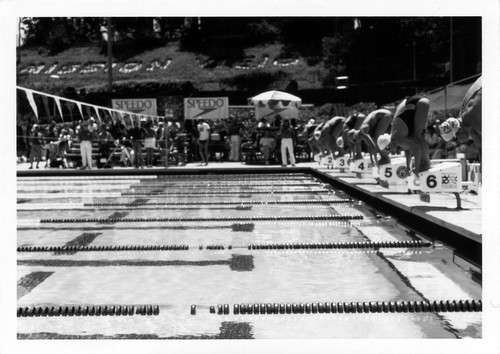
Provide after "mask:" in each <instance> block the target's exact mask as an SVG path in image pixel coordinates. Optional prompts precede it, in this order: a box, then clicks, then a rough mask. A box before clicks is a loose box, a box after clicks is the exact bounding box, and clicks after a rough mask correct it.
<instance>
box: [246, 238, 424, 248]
mask: <svg viewBox="0 0 500 354" xmlns="http://www.w3.org/2000/svg"><path fill="white" fill-rule="evenodd" d="M432 245H433V244H432V243H431V242H423V241H420V240H415V241H413V240H412V241H382V242H370V241H363V242H329V243H273V244H249V245H248V249H249V250H271V249H272V250H276V249H278V250H279V249H346V248H356V249H362V248H368V249H373V248H375V249H377V248H411V247H431V246H432Z"/></svg>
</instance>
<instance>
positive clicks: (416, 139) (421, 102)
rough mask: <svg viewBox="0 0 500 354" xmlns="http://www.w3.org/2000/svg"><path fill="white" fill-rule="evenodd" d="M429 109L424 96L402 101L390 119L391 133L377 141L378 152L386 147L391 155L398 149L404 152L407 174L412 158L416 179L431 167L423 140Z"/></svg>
mask: <svg viewBox="0 0 500 354" xmlns="http://www.w3.org/2000/svg"><path fill="white" fill-rule="evenodd" d="M429 107H430V102H429V99H428V98H427V97H425V96H421V95H414V96H411V97H410V98H408V99H405V100H403V101H402V102H401V103H400V105H399V106H398V108H397V110H396V113H395V114H394V118H393V119H392V127H391V133H390V134H383V135H381V136H379V137H378V139H377V145H378V147H379V148H380V150H384V149H386V148H387V147H389V150H390V151H391V152H393V153H395V152H396V150H397V148H398V147H400V148H401V149H403V150H404V152H405V156H406V168H407V172H408V173H409V172H410V171H411V166H410V165H411V158H412V157H414V158H415V161H414V164H415V165H414V169H413V172H414V173H415V176H417V177H418V176H419V173H420V172H423V171H427V170H428V169H429V168H430V167H431V161H430V158H429V146H428V145H427V142H426V141H425V138H424V132H425V124H426V122H427V113H428V112H429Z"/></svg>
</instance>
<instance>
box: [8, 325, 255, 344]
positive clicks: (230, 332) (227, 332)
mask: <svg viewBox="0 0 500 354" xmlns="http://www.w3.org/2000/svg"><path fill="white" fill-rule="evenodd" d="M219 330H220V332H219V333H218V334H215V335H208V334H200V335H189V334H187V335H180V336H168V337H163V336H159V335H157V334H147V333H118V334H115V335H105V334H87V335H85V334H61V333H53V332H35V333H18V334H17V339H185V340H186V339H187V340H190V339H255V338H254V336H253V327H252V325H251V324H250V323H249V322H232V321H224V322H221V326H220V328H219Z"/></svg>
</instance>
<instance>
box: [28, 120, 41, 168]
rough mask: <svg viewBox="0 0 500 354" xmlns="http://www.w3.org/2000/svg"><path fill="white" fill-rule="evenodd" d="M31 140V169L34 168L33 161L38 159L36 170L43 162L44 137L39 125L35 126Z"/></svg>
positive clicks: (30, 136)
mask: <svg viewBox="0 0 500 354" xmlns="http://www.w3.org/2000/svg"><path fill="white" fill-rule="evenodd" d="M29 140H30V146H31V148H30V169H32V168H33V160H34V159H36V168H39V167H38V164H39V163H40V161H41V160H42V145H43V135H42V132H41V131H40V126H39V125H38V124H33V127H32V128H31V132H30V135H29Z"/></svg>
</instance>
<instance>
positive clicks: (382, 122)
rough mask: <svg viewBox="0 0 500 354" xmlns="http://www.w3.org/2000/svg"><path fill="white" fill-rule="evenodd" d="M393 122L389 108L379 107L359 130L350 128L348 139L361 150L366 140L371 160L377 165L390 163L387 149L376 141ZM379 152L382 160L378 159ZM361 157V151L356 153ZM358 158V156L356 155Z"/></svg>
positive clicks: (357, 149) (369, 115)
mask: <svg viewBox="0 0 500 354" xmlns="http://www.w3.org/2000/svg"><path fill="white" fill-rule="evenodd" d="M391 122H392V113H391V111H389V110H387V109H377V110H375V111H373V112H371V113H370V114H368V116H367V117H366V118H365V119H364V120H363V123H362V124H361V127H360V129H359V130H354V129H352V130H350V131H349V132H348V133H347V141H348V142H349V143H350V144H351V146H356V148H355V149H356V151H360V152H361V142H362V141H364V142H365V144H366V146H367V147H368V152H369V153H370V162H371V163H372V164H375V162H376V164H377V166H380V165H384V164H388V163H390V159H389V154H388V152H387V151H386V150H385V149H380V148H379V147H378V145H377V144H376V143H375V142H376V141H377V139H378V137H379V136H380V135H382V134H383V133H385V132H387V130H388V128H389V126H390V125H391ZM377 153H379V154H380V160H378V161H377ZM356 156H357V158H361V157H362V156H361V153H359V157H358V155H356ZM355 158H356V157H355Z"/></svg>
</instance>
